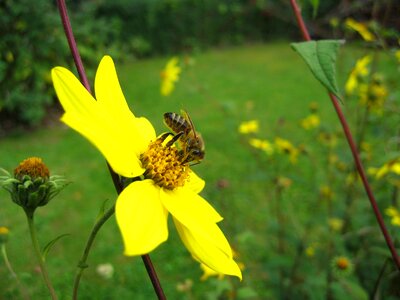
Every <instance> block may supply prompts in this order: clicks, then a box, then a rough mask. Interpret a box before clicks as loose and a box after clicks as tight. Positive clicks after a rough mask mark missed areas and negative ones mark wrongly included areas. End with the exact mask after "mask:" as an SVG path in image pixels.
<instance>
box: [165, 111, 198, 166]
mask: <svg viewBox="0 0 400 300" xmlns="http://www.w3.org/2000/svg"><path fill="white" fill-rule="evenodd" d="M164 123H165V125H167V127H168V128H169V129H171V131H172V132H173V134H174V137H173V138H172V139H171V140H170V141H169V142H168V144H167V145H168V146H171V145H172V144H173V143H175V142H176V141H178V142H179V145H180V150H179V155H180V157H181V159H182V163H190V162H195V163H196V164H197V163H200V161H201V160H202V159H203V158H204V141H203V138H202V137H201V135H200V133H198V132H197V131H196V130H195V128H194V125H193V122H192V119H191V118H190V116H189V114H188V113H187V112H186V111H184V110H182V114H177V113H173V112H167V113H165V114H164Z"/></svg>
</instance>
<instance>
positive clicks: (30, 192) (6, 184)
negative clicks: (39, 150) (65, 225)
mask: <svg viewBox="0 0 400 300" xmlns="http://www.w3.org/2000/svg"><path fill="white" fill-rule="evenodd" d="M2 171H3V173H4V174H5V176H1V177H0V183H1V185H2V186H3V188H5V189H6V190H7V191H8V192H9V193H10V195H11V199H12V200H13V201H14V202H15V203H16V204H18V205H19V206H21V207H23V208H24V209H25V210H26V211H30V212H33V211H34V210H35V209H36V208H37V207H39V206H44V205H46V204H47V203H48V202H49V201H50V200H51V199H52V198H53V197H54V196H56V195H57V194H58V193H59V192H60V191H61V190H62V189H63V188H64V187H65V180H63V179H62V178H61V177H59V176H52V177H50V172H49V169H48V168H47V166H46V165H45V164H44V163H43V161H42V159H41V158H38V157H30V158H27V159H25V160H24V161H22V162H21V163H20V164H19V165H18V166H17V168H15V170H14V176H11V175H10V174H9V173H8V172H7V171H5V170H2Z"/></svg>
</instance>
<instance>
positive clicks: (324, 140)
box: [318, 131, 338, 148]
mask: <svg viewBox="0 0 400 300" xmlns="http://www.w3.org/2000/svg"><path fill="white" fill-rule="evenodd" d="M318 140H319V141H320V142H321V144H323V145H324V146H327V147H330V148H334V147H335V146H336V145H337V141H338V140H337V137H336V135H335V134H333V133H330V132H327V131H322V132H321V133H320V134H319V135H318Z"/></svg>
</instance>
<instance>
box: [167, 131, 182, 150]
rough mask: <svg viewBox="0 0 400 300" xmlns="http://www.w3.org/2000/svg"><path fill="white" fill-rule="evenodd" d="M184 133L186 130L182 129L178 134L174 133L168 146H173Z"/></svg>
mask: <svg viewBox="0 0 400 300" xmlns="http://www.w3.org/2000/svg"><path fill="white" fill-rule="evenodd" d="M183 134H184V132H183V131H181V132H179V133H178V134H176V135H174V137H173V138H172V139H171V140H170V141H169V142H168V143H167V147H171V146H172V145H173V144H174V143H175V142H176V141H177V140H178V139H179V138H180V137H181V136H182V135H183Z"/></svg>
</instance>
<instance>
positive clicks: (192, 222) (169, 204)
mask: <svg viewBox="0 0 400 300" xmlns="http://www.w3.org/2000/svg"><path fill="white" fill-rule="evenodd" d="M160 199H161V202H162V203H163V205H164V206H165V208H166V209H167V210H168V211H169V212H170V213H171V214H172V215H173V216H174V217H175V218H176V219H178V220H179V221H180V222H181V223H183V224H185V225H186V226H188V227H191V226H197V224H199V223H201V222H213V223H216V222H220V221H221V220H222V217H221V215H220V214H219V213H218V212H217V211H216V210H215V209H214V208H213V207H212V206H211V205H210V204H209V203H208V202H207V201H206V200H204V199H203V198H202V197H201V196H199V195H197V194H196V193H194V192H193V191H191V190H190V189H189V188H186V185H185V186H184V187H182V188H176V189H174V190H172V191H170V190H166V189H162V190H161V193H160Z"/></svg>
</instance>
